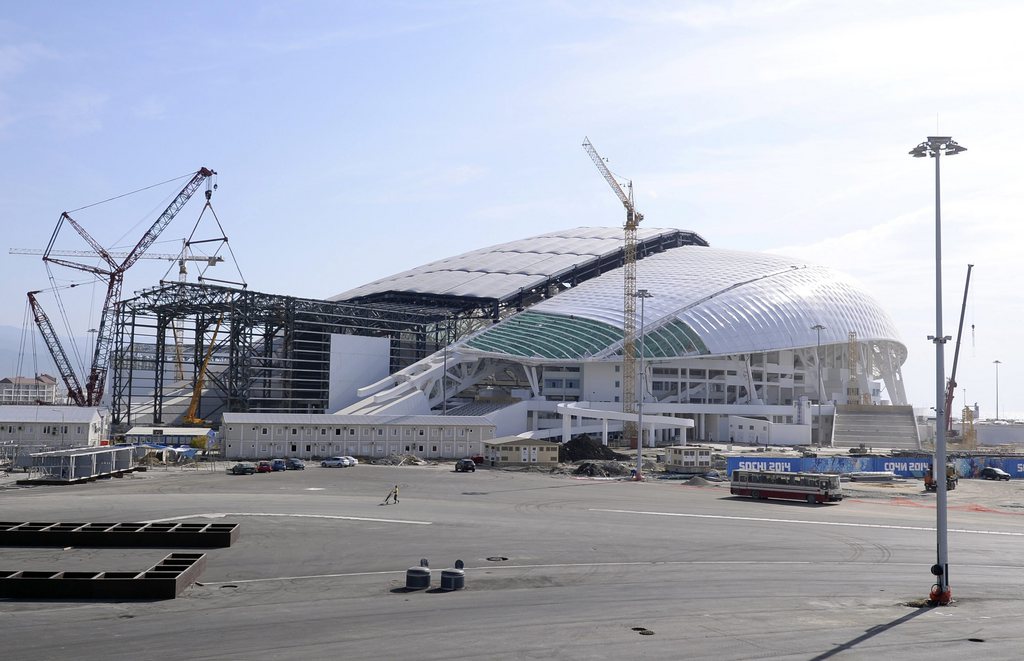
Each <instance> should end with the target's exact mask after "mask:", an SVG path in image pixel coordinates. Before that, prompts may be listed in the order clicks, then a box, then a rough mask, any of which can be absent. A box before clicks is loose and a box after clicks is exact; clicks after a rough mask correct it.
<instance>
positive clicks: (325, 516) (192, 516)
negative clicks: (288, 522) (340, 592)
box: [142, 512, 433, 526]
mask: <svg viewBox="0 0 1024 661" xmlns="http://www.w3.org/2000/svg"><path fill="white" fill-rule="evenodd" d="M228 516H285V517H292V518H296V519H340V520H342V521H370V522H374V523H405V524H409V525H413V526H429V525H431V524H432V523H433V521H409V520H407V519H377V518H373V517H368V516H342V515H340V514H280V513H276V512H206V513H203V514H185V515H183V516H171V517H167V518H166V519H150V520H149V521H143V522H142V523H167V522H169V521H184V520H186V519H223V518H225V517H228Z"/></svg>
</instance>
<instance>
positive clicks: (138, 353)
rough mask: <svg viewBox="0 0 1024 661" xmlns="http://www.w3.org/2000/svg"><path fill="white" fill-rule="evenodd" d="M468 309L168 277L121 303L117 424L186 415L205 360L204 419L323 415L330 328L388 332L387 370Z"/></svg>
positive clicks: (446, 332)
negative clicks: (333, 298)
mask: <svg viewBox="0 0 1024 661" xmlns="http://www.w3.org/2000/svg"><path fill="white" fill-rule="evenodd" d="M462 312H463V310H460V309H451V308H446V307H442V306H437V307H425V306H421V307H415V306H410V305H397V304H395V303H383V304H374V303H359V304H353V303H344V302H330V301H321V300H315V299H302V298H294V297H291V296H281V295H275V294H265V293H259V292H254V291H249V290H245V289H235V288H229V287H223V286H214V285H207V284H196V283H185V282H180V283H164V284H163V285H162V286H160V287H157V288H153V289H149V290H145V291H142V292H140V293H139V294H138V295H137V296H136V297H135V298H132V299H129V300H126V301H122V302H121V303H120V304H119V306H118V312H117V317H116V324H117V325H116V333H115V338H116V341H115V345H116V346H115V350H114V361H113V370H112V371H113V375H112V379H113V387H112V401H111V409H112V410H111V420H112V425H113V426H114V430H115V431H123V430H125V429H127V428H128V427H130V426H132V425H137V424H153V425H161V424H175V423H176V422H178V421H180V419H181V417H182V415H183V414H184V413H185V411H186V410H187V409H188V405H189V403H190V401H191V397H192V392H193V389H194V386H195V383H196V381H197V380H198V379H199V376H200V375H199V370H200V369H202V366H203V364H204V363H206V364H207V367H206V373H205V379H204V380H205V387H204V389H203V392H202V393H201V395H202V396H201V404H200V409H199V410H200V412H199V414H198V415H199V417H202V418H204V419H206V420H210V421H214V422H215V421H217V420H219V419H220V417H221V414H223V413H224V412H225V411H231V412H246V411H249V412H258V413H324V412H326V409H327V406H328V396H329V393H328V389H329V384H330V370H331V336H332V335H335V334H340V335H361V336H371V337H382V338H388V339H389V340H390V357H389V371H390V372H391V373H394V372H396V371H398V370H400V369H402V368H404V367H407V366H409V365H411V364H413V363H415V362H416V361H418V360H421V359H422V358H424V357H426V356H428V355H430V354H431V353H434V352H435V351H438V350H440V349H441V348H442V347H443V346H445V345H446V344H448V343H450V342H451V341H453V339H454V337H452V335H453V334H454V333H457V331H456V330H455V329H458V328H460V325H459V324H458V323H456V324H449V323H447V320H448V319H449V318H458V317H459V315H460V313H462ZM221 317H223V321H222V322H221V324H220V328H221V330H220V332H219V333H217V332H216V329H217V326H218V320H219V319H221ZM175 324H177V326H178V328H179V329H181V331H182V333H183V335H184V347H185V373H186V378H185V379H179V378H178V375H177V370H176V369H175V367H174V365H175V364H176V363H177V358H176V352H175V337H174V331H173V328H174V325H175ZM462 327H465V324H463V325H462ZM211 343H213V346H212V348H211V346H210V344H211ZM207 353H209V354H210V360H208V361H207V360H205V357H206V355H207Z"/></svg>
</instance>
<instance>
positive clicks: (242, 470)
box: [228, 461, 256, 475]
mask: <svg viewBox="0 0 1024 661" xmlns="http://www.w3.org/2000/svg"><path fill="white" fill-rule="evenodd" d="M228 472H229V473H231V474H232V475H252V474H253V473H255V472H256V464H254V463H252V462H250V461H240V462H238V463H237V464H235V465H234V466H232V467H231V468H229V469H228Z"/></svg>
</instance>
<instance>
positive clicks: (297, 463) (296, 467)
mask: <svg viewBox="0 0 1024 661" xmlns="http://www.w3.org/2000/svg"><path fill="white" fill-rule="evenodd" d="M285 468H287V469H288V470H290V471H304V470H306V462H304V461H303V460H301V459H285Z"/></svg>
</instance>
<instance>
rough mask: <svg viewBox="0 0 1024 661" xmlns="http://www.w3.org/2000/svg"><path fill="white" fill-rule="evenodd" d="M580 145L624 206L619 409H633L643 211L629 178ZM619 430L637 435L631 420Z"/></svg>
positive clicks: (590, 147) (632, 436)
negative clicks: (621, 176) (638, 256)
mask: <svg viewBox="0 0 1024 661" xmlns="http://www.w3.org/2000/svg"><path fill="white" fill-rule="evenodd" d="M583 149H585V150H586V152H587V153H588V154H589V155H590V159H591V160H592V161H594V165H596V166H597V169H598V171H599V172H600V173H601V175H602V176H604V179H605V181H607V182H608V185H609V186H611V189H612V191H613V192H614V193H615V194H616V195H617V196H618V198H619V200H620V201H621V202H622V206H624V207H625V208H626V224H625V225H623V229H624V230H625V244H624V248H623V256H622V412H623V413H636V410H637V399H636V229H637V227H638V226H639V225H640V221H642V220H643V219H644V215H643V214H642V213H640V212H639V211H637V210H636V207H635V206H634V205H633V182H632V181H630V180H628V179H627V180H626V190H623V188H622V185H621V184H619V181H618V180H617V179H616V178H615V176H614V175H612V173H611V171H610V170H609V169H608V166H607V165H605V161H604V159H603V158H601V156H600V154H598V153H597V150H596V149H594V145H592V144H590V138H584V139H583ZM627 190H628V191H629V192H628V193H627V192H626V191H627ZM623 431H624V435H625V437H626V440H627V441H632V440H633V439H635V438H636V437H637V436H636V424H635V423H633V422H627V423H626V425H625V428H624V430H623ZM637 442H638V443H639V440H638V441H637ZM637 447H639V445H638V446H637Z"/></svg>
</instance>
